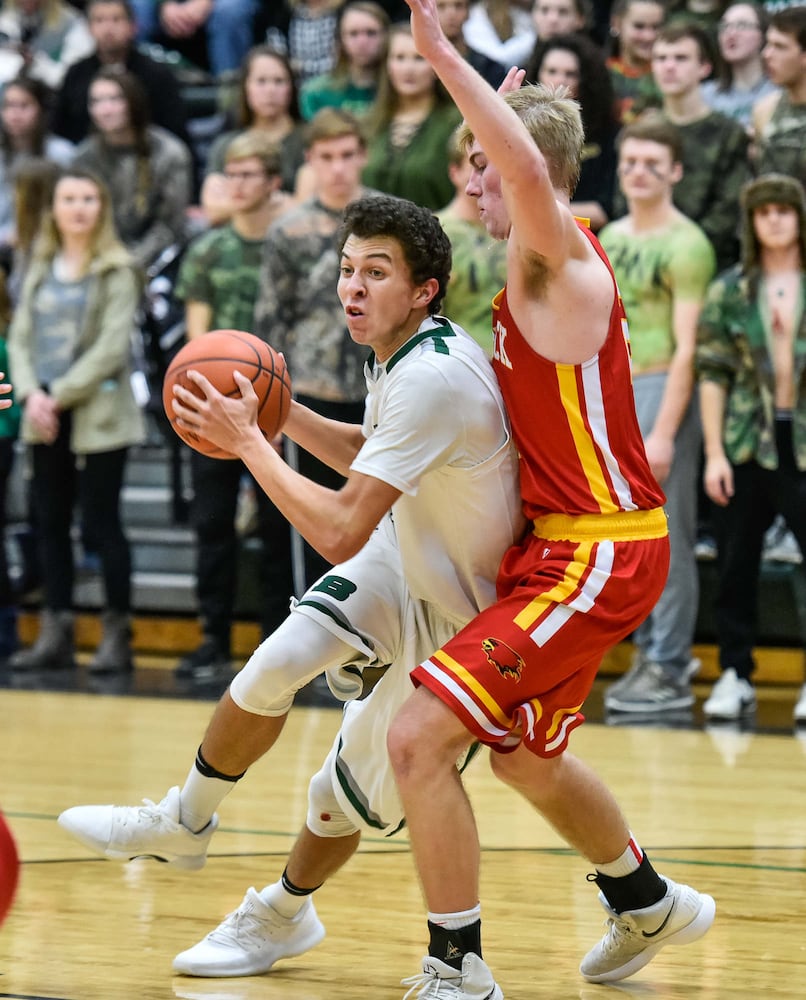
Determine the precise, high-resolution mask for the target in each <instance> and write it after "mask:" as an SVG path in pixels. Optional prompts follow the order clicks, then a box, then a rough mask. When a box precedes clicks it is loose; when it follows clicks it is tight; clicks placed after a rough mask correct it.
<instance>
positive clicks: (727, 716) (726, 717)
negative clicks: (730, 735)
mask: <svg viewBox="0 0 806 1000" xmlns="http://www.w3.org/2000/svg"><path fill="white" fill-rule="evenodd" d="M755 710H756V703H755V701H749V702H747V703H745V704H742V705H740V706H739V711H738V712H719V711H716V712H715V711H714V710H713V709H709V708H708V707H707V705H703V708H702V713H703V715H704V716H705V718H706V719H722V721H723V722H730V721H731V720H734V719H742V718H744V716H746V715H752V714H753V712H755Z"/></svg>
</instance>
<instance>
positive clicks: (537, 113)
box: [458, 83, 585, 195]
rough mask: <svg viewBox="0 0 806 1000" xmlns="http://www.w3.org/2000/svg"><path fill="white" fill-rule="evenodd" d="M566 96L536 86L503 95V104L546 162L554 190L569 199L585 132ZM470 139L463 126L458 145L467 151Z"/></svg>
mask: <svg viewBox="0 0 806 1000" xmlns="http://www.w3.org/2000/svg"><path fill="white" fill-rule="evenodd" d="M568 94H569V91H568V88H567V87H556V88H552V87H546V86H544V85H543V84H540V83H535V84H529V85H528V86H526V87H521V88H520V90H513V91H510V93H508V94H504V100H505V101H506V102H507V104H508V105H509V106H510V107H511V108H512V110H513V111H514V112H515V114H516V115H517V116H518V118H520V120H521V121H522V122H523V124H524V125H525V127H526V130H527V132H528V133H529V135H530V136H531V137H532V139H533V140H534V143H535V145H536V146H537V148H538V149H539V150H540V152H541V153H542V154H543V156H544V157H545V158H546V163H547V165H548V170H549V177H550V178H551V183H552V184H553V186H554V187H555V188H557V189H558V190H561V191H567V192H568V194H569V195H571V194H573V193H574V189H575V188H576V186H577V181H578V180H579V167H580V161H581V157H582V147H583V145H584V143H585V130H584V128H583V127H582V115H581V112H580V109H579V103H578V102H577V101H575V100H573V98H571V97H569V96H568ZM473 139H474V135H473V132H472V130H471V129H470V127H469V126H468V125H467V124H463V125H462V126H461V127H460V131H459V136H458V141H459V144H460V145H461V146H462V147H463V148H464V149H467V148H468V146H470V145H471V144H472V142H473Z"/></svg>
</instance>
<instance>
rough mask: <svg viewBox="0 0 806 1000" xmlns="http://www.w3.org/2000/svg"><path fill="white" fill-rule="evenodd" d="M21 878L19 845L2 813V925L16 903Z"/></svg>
mask: <svg viewBox="0 0 806 1000" xmlns="http://www.w3.org/2000/svg"><path fill="white" fill-rule="evenodd" d="M19 877H20V859H19V855H18V854H17V845H16V844H15V843H14V838H13V837H12V835H11V830H9V828H8V823H7V822H6V820H5V818H4V816H3V814H2V813H0V924H2V923H3V921H4V920H5V918H6V914H7V913H8V911H9V910H10V909H11V904H12V903H13V902H14V893H15V892H16V891H17V882H18V881H19Z"/></svg>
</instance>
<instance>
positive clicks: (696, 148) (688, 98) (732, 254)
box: [652, 21, 751, 270]
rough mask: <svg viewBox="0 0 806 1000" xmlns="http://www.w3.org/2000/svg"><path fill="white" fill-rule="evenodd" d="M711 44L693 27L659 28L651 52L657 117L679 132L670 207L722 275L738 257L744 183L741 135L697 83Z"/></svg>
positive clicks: (746, 171)
mask: <svg viewBox="0 0 806 1000" xmlns="http://www.w3.org/2000/svg"><path fill="white" fill-rule="evenodd" d="M711 58H712V56H711V43H710V40H709V38H708V35H707V34H706V32H705V31H704V30H703V29H702V28H700V27H699V26H698V25H696V24H692V23H690V22H686V21H676V22H674V23H672V24H669V25H666V27H664V28H661V30H660V32H659V34H658V37H657V39H656V41H655V44H654V46H653V49H652V72H653V74H654V77H655V80H656V82H657V84H658V87H659V89H660V91H661V93H662V94H663V106H662V110H663V114H664V115H665V116H666V117H667V118H668V119H669V120H670V121H671V122H673V123H674V124H675V125H676V126H677V128H678V129H679V131H680V136H681V138H682V141H683V177H682V178H681V180H680V183H679V184H677V185H676V187H675V190H674V204H675V207H676V208H679V209H680V211H681V212H682V213H683V215H686V216H688V218H689V219H691V220H692V221H693V222H696V223H697V225H698V226H699V227H700V228H701V229H702V230H703V232H704V233H705V235H706V236H707V237H708V239H709V240H710V241H711V245H712V246H713V248H714V252H715V254H716V261H717V268H718V270H723V269H724V268H726V267H730V266H731V265H732V264H735V263H736V261H737V260H738V258H739V240H738V225H737V219H738V217H739V192H740V190H741V188H742V185H743V184H745V183H746V182H747V181H749V180H750V176H751V175H750V164H749V161H748V156H747V136H746V134H745V131H744V129H743V128H742V126H741V125H740V124H739V123H738V122H736V121H734V120H733V119H732V118H728V117H727V115H723V114H720V113H719V112H718V111H712V110H711V109H710V108H709V107H708V105H707V103H706V101H705V98H704V97H703V96H702V93H701V91H700V83H701V82H702V81H703V80H705V79H706V77H708V75H709V74H710V72H711V67H712V63H711Z"/></svg>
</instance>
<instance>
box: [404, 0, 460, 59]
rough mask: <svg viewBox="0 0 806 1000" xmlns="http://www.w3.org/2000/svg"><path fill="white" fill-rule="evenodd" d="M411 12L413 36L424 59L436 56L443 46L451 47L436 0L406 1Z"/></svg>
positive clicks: (416, 46) (415, 44)
mask: <svg viewBox="0 0 806 1000" xmlns="http://www.w3.org/2000/svg"><path fill="white" fill-rule="evenodd" d="M406 3H407V4H408V5H409V10H410V11H411V36H412V38H413V39H414V46H415V48H416V49H417V51H418V52H419V53H420V55H421V56H422V57H423V58H424V59H428V60H429V61H430V60H431V58H432V57H433V56H434V55H436V53H437V51H438V50H439V48H440V46H441V45H449V44H450V42H448V39H447V37H446V36H445V32H444V31H443V30H442V25H441V24H440V21H439V14H438V13H437V4H436V0H406Z"/></svg>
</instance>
